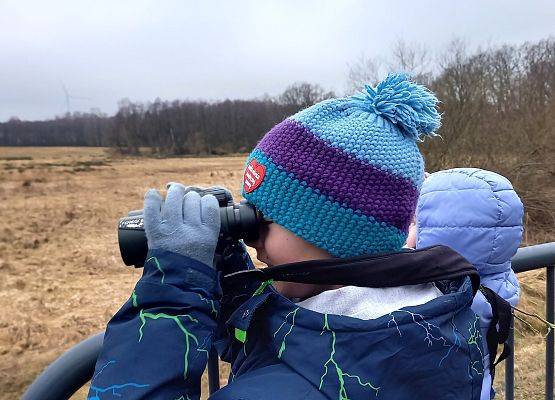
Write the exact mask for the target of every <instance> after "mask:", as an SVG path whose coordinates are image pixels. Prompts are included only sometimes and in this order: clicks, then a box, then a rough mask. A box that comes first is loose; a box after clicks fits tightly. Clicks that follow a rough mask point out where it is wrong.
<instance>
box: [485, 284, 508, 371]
mask: <svg viewBox="0 0 555 400" xmlns="http://www.w3.org/2000/svg"><path fill="white" fill-rule="evenodd" d="M480 292H482V294H483V295H484V297H485V298H486V300H487V301H488V303H489V304H490V305H491V311H492V318H491V322H490V325H489V328H488V332H487V334H486V341H487V344H488V350H489V365H490V373H491V381H492V382H493V379H494V378H495V366H496V365H497V364H499V363H500V362H501V361H503V360H504V359H506V358H507V357H509V356H510V355H511V347H510V346H509V343H507V342H508V339H509V333H510V329H511V315H512V311H511V305H510V304H509V302H507V301H506V300H505V299H504V298H502V297H501V296H499V295H498V294H497V293H495V292H494V291H493V290H491V289H490V288H488V287H485V286H480ZM500 344H502V345H503V350H502V351H501V354H500V355H499V358H498V359H497V360H496V359H495V358H496V357H497V346H498V345H500Z"/></svg>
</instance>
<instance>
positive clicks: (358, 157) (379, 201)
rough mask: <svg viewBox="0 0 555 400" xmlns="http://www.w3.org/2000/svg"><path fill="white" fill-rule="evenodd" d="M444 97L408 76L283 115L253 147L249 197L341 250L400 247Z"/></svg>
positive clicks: (343, 253) (311, 238)
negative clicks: (426, 139)
mask: <svg viewBox="0 0 555 400" xmlns="http://www.w3.org/2000/svg"><path fill="white" fill-rule="evenodd" d="M437 103H438V100H437V98H436V97H435V95H434V94H433V93H432V92H430V91H429V90H428V89H426V88H425V87H423V86H421V85H419V84H416V83H414V82H411V81H410V80H409V78H408V77H407V76H406V75H404V74H390V75H389V76H388V77H387V78H386V79H385V80H384V81H382V82H381V83H379V84H378V86H377V87H376V88H372V87H371V86H369V85H366V86H365V90H364V92H361V93H358V94H356V95H354V96H351V97H346V98H338V99H330V100H325V101H322V102H320V103H317V104H315V105H313V106H311V107H309V108H307V109H304V110H302V111H300V112H298V113H297V114H295V115H293V116H291V117H289V118H287V119H285V120H284V121H283V122H281V123H279V124H278V125H276V126H275V127H274V128H273V129H272V130H270V132H268V133H267V134H266V135H265V136H264V137H263V138H262V140H261V141H260V142H259V143H258V145H257V146H256V148H255V149H254V150H253V151H252V153H251V154H250V155H249V157H248V159H247V162H246V168H245V173H244V181H243V196H244V197H245V199H247V200H248V201H249V202H250V203H251V204H254V205H255V206H256V207H257V208H258V209H259V210H260V211H261V212H262V213H263V214H264V215H265V216H266V217H268V218H269V219H271V220H272V221H274V222H276V223H277V224H279V225H281V226H283V227H285V228H286V229H288V230H290V231H291V232H293V233H294V234H296V235H297V236H300V237H301V238H303V239H305V240H307V241H308V242H310V243H312V244H314V245H315V246H317V247H319V248H322V249H324V250H327V251H328V252H329V253H330V254H332V255H333V256H335V257H352V256H357V255H362V254H373V253H383V252H391V251H397V250H399V249H400V248H401V247H402V246H403V244H404V243H405V240H406V237H407V234H408V227H409V224H410V222H411V219H412V216H413V214H414V210H415V208H416V203H417V200H418V193H419V190H420V187H421V185H422V180H423V177H424V161H423V159H422V156H421V154H420V152H419V150H418V146H417V142H418V141H420V140H421V139H420V138H421V136H422V135H427V136H434V135H435V133H434V132H435V131H436V130H437V129H438V128H439V125H440V115H439V114H438V112H437V109H436V106H437Z"/></svg>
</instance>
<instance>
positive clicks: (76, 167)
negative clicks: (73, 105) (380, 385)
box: [0, 148, 545, 399]
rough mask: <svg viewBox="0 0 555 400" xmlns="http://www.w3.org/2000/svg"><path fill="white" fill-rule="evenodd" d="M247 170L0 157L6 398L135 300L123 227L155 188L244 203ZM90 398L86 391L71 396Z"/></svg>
mask: <svg viewBox="0 0 555 400" xmlns="http://www.w3.org/2000/svg"><path fill="white" fill-rule="evenodd" d="M242 165H243V157H217V158H168V159H156V158H127V157H125V158H123V157H117V156H114V155H112V154H111V153H110V152H108V151H107V150H105V149H98V148H0V309H2V313H0V399H15V398H18V397H19V396H20V395H21V393H22V392H23V391H24V389H25V387H26V386H27V385H28V384H30V383H31V382H32V380H33V379H34V377H35V376H36V375H37V374H38V373H40V371H41V370H42V369H43V368H44V367H45V366H46V365H47V364H48V363H50V362H51V361H52V360H54V359H55V358H56V357H57V356H58V355H59V354H60V353H61V352H63V351H64V350H65V349H67V348H69V347H71V346H72V345H74V344H76V343H78V342H79V341H81V340H82V339H84V338H86V337H88V336H89V335H91V334H93V333H96V332H98V331H100V330H102V329H103V328H104V327H105V324H106V322H107V321H108V319H109V318H110V317H111V315H112V314H113V313H115V311H116V310H117V309H118V308H119V306H120V305H121V304H122V303H123V302H124V301H125V300H126V299H127V298H128V296H129V294H130V293H131V290H132V288H133V285H134V284H135V282H136V281H137V279H138V278H139V276H140V273H141V271H140V270H134V269H133V268H128V267H125V266H124V265H123V263H122V261H121V260H120V256H119V249H118V245H117V237H116V223H117V220H118V218H119V217H121V216H123V215H125V214H126V213H127V211H129V210H132V209H137V208H142V198H143V194H144V192H145V191H146V190H147V189H148V188H150V187H157V188H163V187H164V185H165V183H166V182H169V181H180V182H184V183H194V184H196V185H201V186H210V185H215V184H217V185H225V186H227V187H229V188H231V189H232V190H233V192H234V194H235V195H238V191H239V188H240V183H241V176H242ZM520 278H521V282H522V287H523V293H524V294H523V301H522V303H521V304H522V307H523V308H524V309H526V310H528V311H534V312H539V313H541V314H543V309H544V298H543V292H544V282H543V280H544V278H545V275H544V273H543V272H530V273H528V274H527V275H525V276H521V277H520ZM517 330H518V332H517V353H516V382H517V383H516V393H517V398H519V399H540V398H542V393H543V371H544V342H543V338H542V337H541V336H539V335H536V334H533V333H531V331H530V330H529V329H525V327H524V326H523V325H522V324H519V325H518V326H517ZM501 370H502V368H500V369H499V372H500V373H499V375H498V378H497V382H498V385H497V386H501V385H499V383H502V382H503V380H502V379H503V377H502V373H501ZM224 374H225V370H224V373H223V374H222V377H221V381H222V384H225V382H226V378H225V376H224ZM203 388H204V392H205V393H206V392H207V390H206V381H205V382H204V384H203ZM85 397H86V391H85V390H81V391H80V392H79V393H78V394H76V396H74V398H79V399H84V398H85Z"/></svg>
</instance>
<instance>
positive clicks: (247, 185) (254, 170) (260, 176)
mask: <svg viewBox="0 0 555 400" xmlns="http://www.w3.org/2000/svg"><path fill="white" fill-rule="evenodd" d="M265 176H266V167H265V166H264V165H262V164H260V163H259V162H258V161H256V159H252V160H251V162H250V163H249V165H247V168H245V175H243V190H244V191H245V193H250V192H252V191H253V190H255V189H256V188H257V187H259V186H260V184H261V183H262V181H263V180H264V177H265Z"/></svg>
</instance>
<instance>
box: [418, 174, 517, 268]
mask: <svg viewBox="0 0 555 400" xmlns="http://www.w3.org/2000/svg"><path fill="white" fill-rule="evenodd" d="M416 213H417V223H418V236H417V247H425V246H430V245H433V244H443V245H447V246H449V247H451V248H452V249H454V250H456V251H457V252H459V253H460V254H462V255H463V256H464V257H465V258H466V259H467V260H468V261H470V262H471V263H472V264H474V266H475V267H476V268H477V269H478V271H479V272H480V275H484V276H485V275H490V274H497V273H503V272H506V271H509V270H510V268H511V264H510V259H511V257H512V256H513V255H514V254H515V252H516V250H517V249H518V247H519V245H520V241H521V239H522V217H523V213H524V209H523V206H522V202H521V201H520V198H519V197H518V195H517V194H516V192H515V191H514V189H513V187H512V185H511V183H510V182H509V180H508V179H506V178H505V177H503V176H501V175H499V174H496V173H495V172H491V171H485V170H481V169H476V168H455V169H450V170H446V171H440V172H436V173H434V174H432V175H430V176H429V178H428V179H426V181H425V183H424V185H423V187H422V190H421V193H420V199H419V201H418V207H417V211H416Z"/></svg>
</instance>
